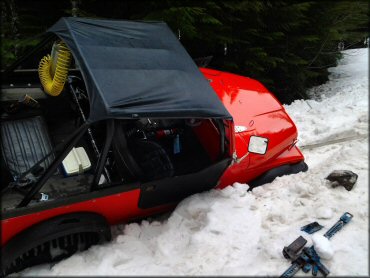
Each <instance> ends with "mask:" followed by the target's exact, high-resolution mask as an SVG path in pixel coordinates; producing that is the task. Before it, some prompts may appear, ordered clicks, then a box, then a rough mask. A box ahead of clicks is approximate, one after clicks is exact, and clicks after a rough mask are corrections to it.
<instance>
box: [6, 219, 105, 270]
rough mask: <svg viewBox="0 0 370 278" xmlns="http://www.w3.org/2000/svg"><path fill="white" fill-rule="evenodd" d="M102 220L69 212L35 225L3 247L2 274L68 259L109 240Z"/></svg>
mask: <svg viewBox="0 0 370 278" xmlns="http://www.w3.org/2000/svg"><path fill="white" fill-rule="evenodd" d="M110 239H111V232H110V227H109V225H108V223H107V222H106V220H105V218H104V217H103V216H101V215H98V214H95V213H70V214H65V215H61V216H57V217H54V218H51V219H48V220H46V221H43V222H41V223H38V224H36V225H34V226H32V227H30V228H28V229H27V230H25V231H23V232H21V233H20V234H18V235H16V236H15V237H14V238H12V239H11V240H10V241H9V242H8V243H6V244H5V246H4V247H3V248H2V250H1V252H2V256H1V257H2V275H3V276H5V275H8V274H11V273H13V272H19V271H21V270H23V269H25V268H27V267H31V266H34V265H38V264H42V263H50V262H55V261H59V260H61V259H64V258H67V257H69V256H71V255H72V254H74V253H75V252H77V251H83V250H86V249H88V248H89V247H90V246H92V245H95V244H99V243H103V242H106V241H109V240H110Z"/></svg>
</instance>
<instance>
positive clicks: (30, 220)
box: [1, 69, 304, 245]
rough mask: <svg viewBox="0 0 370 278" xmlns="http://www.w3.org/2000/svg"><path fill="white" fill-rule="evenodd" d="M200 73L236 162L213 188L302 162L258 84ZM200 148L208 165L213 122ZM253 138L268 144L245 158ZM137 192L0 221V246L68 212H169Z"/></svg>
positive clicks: (201, 131) (275, 106) (215, 147)
mask: <svg viewBox="0 0 370 278" xmlns="http://www.w3.org/2000/svg"><path fill="white" fill-rule="evenodd" d="M201 71H202V73H203V74H204V75H205V77H206V78H207V79H209V80H210V84H211V86H212V87H213V89H214V90H215V92H216V93H217V95H218V96H219V98H220V99H221V101H222V102H223V104H224V105H225V107H226V108H227V109H228V111H229V112H230V114H231V115H232V116H233V119H234V122H229V126H226V134H227V135H228V137H229V140H230V150H229V151H230V154H233V153H234V154H236V156H237V158H238V159H240V161H239V160H237V161H236V162H235V161H234V162H233V164H232V165H230V167H229V168H228V169H227V170H226V171H225V172H224V174H223V176H222V177H221V179H220V181H219V183H218V185H217V187H218V188H223V187H225V186H227V185H230V184H233V183H234V182H242V183H245V182H248V181H250V180H252V179H254V178H256V177H257V176H259V175H261V174H262V173H264V172H265V171H267V170H269V169H272V168H275V167H277V166H280V165H283V164H287V163H296V162H299V161H302V160H303V159H304V157H303V155H302V153H301V152H300V151H299V149H298V148H297V147H295V146H294V142H295V141H296V138H297V129H296V127H295V125H294V123H293V121H292V120H291V119H290V117H289V116H288V114H287V113H286V112H285V109H284V108H283V107H282V105H281V104H280V103H279V101H278V100H277V99H276V98H275V97H274V96H273V95H272V94H271V93H270V92H269V91H268V90H267V89H266V88H265V87H264V86H263V85H262V84H261V83H259V82H258V81H256V80H253V79H250V78H246V77H242V76H238V75H234V74H230V73H224V72H220V71H215V70H210V69H201ZM234 125H235V126H244V127H246V131H243V132H240V133H235V131H234ZM194 131H195V133H196V134H197V135H198V137H199V139H200V141H201V143H202V144H203V146H204V147H205V149H206V151H207V152H208V153H209V154H210V157H211V159H212V160H214V159H216V157H217V155H218V153H219V149H220V146H219V142H210V141H209V138H212V135H213V136H214V134H216V133H218V130H217V128H215V127H214V126H213V125H212V123H211V122H208V124H205V126H203V127H202V128H195V129H194ZM251 135H258V136H262V137H266V138H268V139H269V143H268V149H267V152H266V154H264V155H260V154H253V153H248V143H249V138H250V136H251ZM139 196H140V189H135V190H132V191H128V192H123V193H119V194H113V195H110V196H105V197H100V198H95V199H91V200H88V201H83V202H79V203H74V204H71V205H66V206H61V207H57V208H53V209H48V210H44V211H41V212H36V213H31V214H26V215H22V216H18V217H13V218H9V219H6V220H2V221H1V228H2V229H1V244H2V245H3V244H5V243H6V242H7V241H8V240H9V239H11V238H12V237H13V236H15V235H16V234H18V233H20V232H21V231H23V230H25V229H27V228H29V227H31V226H32V225H34V224H37V223H39V222H41V221H44V220H46V219H49V218H51V217H54V216H57V215H61V214H66V213H71V212H96V213H98V214H101V215H103V216H104V217H105V218H106V219H107V221H108V222H109V223H110V224H116V223H119V222H122V221H126V220H130V219H134V218H138V217H143V216H147V215H150V214H153V213H157V212H161V211H165V210H168V209H170V208H173V205H172V206H170V205H164V206H160V207H156V208H153V209H146V210H143V209H140V208H138V201H139Z"/></svg>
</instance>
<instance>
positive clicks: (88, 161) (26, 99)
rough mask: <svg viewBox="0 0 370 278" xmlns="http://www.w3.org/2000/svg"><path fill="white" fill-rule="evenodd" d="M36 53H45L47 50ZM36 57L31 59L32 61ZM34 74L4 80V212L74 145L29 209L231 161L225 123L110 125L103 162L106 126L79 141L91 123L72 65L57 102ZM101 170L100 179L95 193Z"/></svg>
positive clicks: (17, 71) (0, 114) (26, 71)
mask: <svg viewBox="0 0 370 278" xmlns="http://www.w3.org/2000/svg"><path fill="white" fill-rule="evenodd" d="M41 50H43V51H44V52H45V50H46V51H49V52H50V45H49V47H48V48H43V49H41ZM34 56H37V55H36V54H35V53H33V54H32V55H30V56H29V57H30V58H32V59H33V60H34ZM39 56H40V55H39ZM39 56H37V57H39ZM24 61H26V60H24ZM36 67H37V64H36V65H34V66H33V68H32V67H30V68H25V67H22V66H21V65H18V66H17V67H16V68H13V69H12V71H11V72H7V73H6V75H5V76H4V79H3V81H2V94H1V98H0V119H1V127H0V132H1V138H0V144H1V154H0V155H1V157H0V159H1V161H0V163H1V165H0V167H1V168H0V171H1V173H0V184H1V189H2V193H1V199H2V200H1V204H2V211H9V210H13V209H15V208H17V207H21V206H22V205H20V203H21V202H22V200H23V199H24V197H25V196H26V195H27V194H28V193H29V192H30V191H32V189H33V188H34V187H35V185H36V184H38V183H40V179H43V178H44V176H45V173H46V172H48V171H49V170H48V169H49V168H50V166H51V165H53V163H54V162H55V160H56V158H57V157H59V156H61V154H62V153H63V151H65V148H66V145H71V146H70V150H69V151H68V152H67V155H65V156H64V157H63V160H62V162H61V163H59V164H58V167H56V170H55V171H52V173H51V174H50V175H49V176H50V177H49V178H48V179H46V180H45V181H42V187H41V189H40V190H39V191H38V193H37V194H35V195H34V196H33V197H32V200H31V201H30V202H29V204H27V206H32V205H35V204H38V203H40V202H51V201H53V200H57V199H61V198H67V197H70V196H75V195H79V194H83V193H87V192H90V191H92V190H100V189H104V188H107V187H112V186H117V185H122V184H131V183H133V182H139V183H146V182H151V181H155V180H160V179H166V178H171V177H175V176H182V175H187V174H191V173H197V172H199V171H201V170H203V169H205V168H207V167H208V166H210V165H213V164H214V163H217V162H218V161H221V160H222V159H225V158H226V157H228V156H229V154H228V146H229V142H228V139H227V126H226V125H225V122H224V121H223V120H216V119H195V118H186V119H181V118H177V119H164V118H162V119H157V118H140V119H115V120H114V134H113V136H112V142H111V143H110V144H109V145H108V146H107V153H106V157H105V159H104V161H100V158H101V154H102V152H104V151H103V149H104V148H105V145H106V138H107V129H108V127H107V122H106V121H99V122H95V123H93V124H91V125H89V126H88V128H87V129H84V130H83V131H81V133H82V135H81V136H78V140H77V139H76V138H77V137H76V134H77V133H78V132H80V128H81V126H83V125H84V124H85V125H86V119H87V118H88V116H89V97H88V94H87V92H86V87H85V84H84V82H83V79H82V76H81V73H80V71H79V69H78V66H77V65H75V64H74V63H73V61H72V64H71V66H70V69H69V71H68V80H67V81H66V82H65V84H64V88H63V90H62V92H61V93H60V94H59V95H58V96H51V95H49V94H46V93H45V92H44V88H43V87H42V86H41V84H40V80H39V77H38V74H37V69H35V68H36ZM71 138H74V140H72V139H71ZM72 141H73V142H72ZM99 163H101V164H102V165H103V166H102V167H103V170H102V174H101V176H99V177H97V180H98V182H97V186H95V187H92V183H93V180H94V178H95V179H96V177H95V176H96V175H97V173H98V172H99V171H97V169H98V167H99Z"/></svg>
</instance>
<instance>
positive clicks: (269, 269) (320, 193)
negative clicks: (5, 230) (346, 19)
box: [19, 49, 369, 276]
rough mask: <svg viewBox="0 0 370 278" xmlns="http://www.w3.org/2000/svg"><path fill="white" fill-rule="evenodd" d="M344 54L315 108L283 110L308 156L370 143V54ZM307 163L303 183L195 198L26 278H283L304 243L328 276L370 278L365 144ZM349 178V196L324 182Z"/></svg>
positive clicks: (237, 188) (305, 104) (297, 105)
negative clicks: (339, 225)
mask: <svg viewBox="0 0 370 278" xmlns="http://www.w3.org/2000/svg"><path fill="white" fill-rule="evenodd" d="M343 54H344V58H343V59H342V60H341V61H340V64H339V65H338V66H337V67H334V68H331V69H330V71H331V75H330V80H329V81H328V82H327V83H325V84H323V85H321V86H318V87H316V88H313V89H311V90H310V92H309V93H310V95H311V96H312V97H313V99H311V100H306V101H304V100H297V101H295V102H293V103H292V104H291V105H288V106H285V108H286V110H287V111H288V113H289V115H290V116H291V117H292V119H293V120H294V121H295V123H296V124H297V126H298V130H299V132H300V135H299V142H298V145H300V146H304V145H308V144H312V143H317V142H325V141H328V140H331V139H336V138H343V137H348V136H351V137H353V136H359V135H366V134H368V49H355V50H346V51H344V52H343ZM318 93H319V94H320V96H321V97H318ZM303 153H304V155H305V158H306V162H307V164H308V165H309V170H308V171H307V172H305V173H299V174H296V175H291V176H283V177H279V178H277V179H276V180H275V181H273V182H272V183H269V184H266V185H264V186H262V187H258V188H255V189H254V190H253V191H252V192H247V189H248V186H246V185H244V184H239V183H235V184H234V185H232V186H230V187H226V188H225V189H223V190H211V191H208V192H204V193H200V194H195V195H193V196H190V197H188V198H187V199H185V200H183V201H182V202H181V203H180V204H179V205H178V206H177V208H176V209H175V210H174V211H173V212H172V213H171V214H169V215H167V217H165V216H162V217H160V218H154V219H150V221H149V220H144V221H142V222H141V223H132V224H128V225H125V226H123V225H119V226H116V227H114V228H113V232H114V238H113V240H112V242H110V243H107V244H104V245H100V246H93V247H91V248H90V249H89V250H87V251H84V252H81V253H77V254H75V255H73V256H72V257H70V258H68V259H65V260H63V261H61V262H59V263H56V264H53V265H52V264H45V265H41V266H36V267H33V268H29V269H26V270H24V271H23V272H21V273H19V275H31V276H36V275H47V276H51V275H94V276H97V275H243V276H255V275H262V276H279V275H281V274H282V273H283V272H284V271H285V269H286V268H288V267H289V266H290V262H289V261H288V260H286V259H285V258H284V257H283V255H282V249H283V247H284V246H288V245H289V244H290V243H291V242H292V241H293V240H295V239H296V238H297V237H298V236H299V235H302V236H303V237H304V238H306V239H307V240H308V243H307V245H306V246H310V245H312V244H313V243H314V244H315V248H317V251H318V252H320V253H321V255H323V257H322V263H323V264H324V265H326V266H327V267H328V268H329V270H330V272H331V274H330V275H332V276H338V275H344V276H358V275H361V276H367V275H369V273H368V258H369V254H368V246H369V242H368V231H369V219H368V218H369V215H368V203H369V202H368V201H369V200H368V196H369V194H368V193H369V192H368V138H367V136H365V137H364V136H362V137H358V138H357V139H352V140H347V141H344V142H340V143H335V144H330V145H324V146H320V147H317V148H313V149H303ZM341 169H345V170H351V171H353V172H355V173H357V174H358V180H357V183H356V184H355V186H354V188H353V189H352V190H351V191H347V190H346V189H345V188H343V187H336V188H332V187H331V186H330V184H329V183H328V181H326V180H325V177H326V176H327V175H328V174H330V172H331V171H333V170H341ZM346 211H348V212H350V213H352V214H353V215H354V217H353V219H352V220H351V222H349V223H348V224H347V225H346V226H345V227H344V228H343V229H342V230H341V231H339V232H338V233H337V234H336V235H335V236H334V237H333V238H332V239H330V241H327V240H326V241H325V238H324V237H323V236H322V235H323V234H324V233H325V232H326V231H327V229H329V228H330V227H331V226H332V225H333V224H334V223H335V222H336V221H338V220H339V217H340V216H341V215H342V214H343V213H344V212H346ZM314 221H318V222H319V224H321V225H323V226H324V228H323V229H321V230H320V231H318V232H316V233H315V234H313V235H308V234H306V233H304V232H302V231H300V227H302V226H304V225H306V224H309V223H311V222H314ZM299 274H300V275H308V274H303V272H302V271H301V272H300V273H299ZM309 275H311V274H310V273H309Z"/></svg>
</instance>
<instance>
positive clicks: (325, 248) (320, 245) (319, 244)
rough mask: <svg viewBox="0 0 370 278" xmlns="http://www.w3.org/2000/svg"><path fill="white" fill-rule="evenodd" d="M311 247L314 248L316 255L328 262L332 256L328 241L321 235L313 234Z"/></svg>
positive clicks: (332, 252)
mask: <svg viewBox="0 0 370 278" xmlns="http://www.w3.org/2000/svg"><path fill="white" fill-rule="evenodd" d="M312 242H313V246H314V247H315V251H316V253H317V254H318V255H319V256H320V258H323V259H326V260H329V259H331V258H332V257H333V255H334V250H333V248H332V247H331V244H330V241H329V240H328V239H327V238H326V237H324V236H323V235H319V234H314V235H312Z"/></svg>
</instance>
